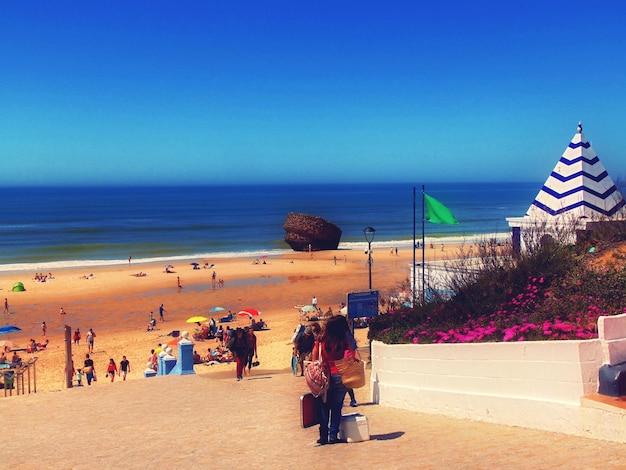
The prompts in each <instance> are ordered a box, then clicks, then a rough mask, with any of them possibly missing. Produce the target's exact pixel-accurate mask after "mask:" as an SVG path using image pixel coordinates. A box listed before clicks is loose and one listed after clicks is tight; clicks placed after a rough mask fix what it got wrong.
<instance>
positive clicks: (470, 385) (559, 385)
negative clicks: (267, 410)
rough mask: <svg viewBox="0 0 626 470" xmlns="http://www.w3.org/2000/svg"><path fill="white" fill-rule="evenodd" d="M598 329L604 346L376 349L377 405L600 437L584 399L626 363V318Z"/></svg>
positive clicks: (611, 320) (585, 343) (378, 344)
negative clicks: (606, 372)
mask: <svg viewBox="0 0 626 470" xmlns="http://www.w3.org/2000/svg"><path fill="white" fill-rule="evenodd" d="M598 328H599V338H598V339H595V340H584V341H524V342H515V343H468V344H427V345H410V344H400V345H387V344H384V343H381V342H379V341H374V342H373V343H372V352H371V360H372V374H371V380H370V387H371V394H372V400H373V401H374V402H375V403H380V404H381V405H387V406H392V407H396V408H402V409H409V410H413V411H420V412H425V413H435V414H443V415H447V416H451V417H456V418H466V419H473V420H479V421H486V422H492V423H499V424H507V425H513V426H522V427H528V428H533V429H542V430H547V431H554V432H561V433H565V434H575V435H583V436H587V437H597V436H595V435H593V432H592V431H593V430H592V431H591V432H590V430H589V426H590V422H589V420H590V418H589V417H588V416H586V414H585V413H581V412H580V404H581V398H582V397H583V396H585V395H589V394H593V393H596V392H597V389H598V370H599V368H600V366H601V365H602V364H605V363H610V364H616V363H619V362H623V361H626V315H616V316H612V317H603V318H601V319H600V321H598ZM591 421H593V418H591ZM600 438H606V437H600Z"/></svg>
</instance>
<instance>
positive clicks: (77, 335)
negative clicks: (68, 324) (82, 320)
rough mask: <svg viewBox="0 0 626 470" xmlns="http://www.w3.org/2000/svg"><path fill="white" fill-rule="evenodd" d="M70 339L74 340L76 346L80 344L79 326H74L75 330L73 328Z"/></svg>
mask: <svg viewBox="0 0 626 470" xmlns="http://www.w3.org/2000/svg"><path fill="white" fill-rule="evenodd" d="M72 341H74V344H75V345H77V346H78V345H79V344H80V328H76V330H74V336H73V337H72Z"/></svg>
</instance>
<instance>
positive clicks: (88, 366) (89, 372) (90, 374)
mask: <svg viewBox="0 0 626 470" xmlns="http://www.w3.org/2000/svg"><path fill="white" fill-rule="evenodd" d="M83 372H84V373H85V376H86V377H87V385H91V381H92V380H93V378H94V374H95V373H96V368H95V367H94V365H93V359H91V358H90V357H89V354H85V362H84V367H83Z"/></svg>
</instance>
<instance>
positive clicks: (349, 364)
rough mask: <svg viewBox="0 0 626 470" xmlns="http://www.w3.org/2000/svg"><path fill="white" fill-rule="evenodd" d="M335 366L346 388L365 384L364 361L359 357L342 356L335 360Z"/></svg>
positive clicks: (359, 386)
mask: <svg viewBox="0 0 626 470" xmlns="http://www.w3.org/2000/svg"><path fill="white" fill-rule="evenodd" d="M335 367H337V370H338V371H339V375H341V381H342V382H343V384H344V386H345V387H346V388H361V387H362V386H363V385H365V362H364V361H362V360H361V359H360V358H359V359H357V358H354V357H344V358H343V359H339V360H337V361H335Z"/></svg>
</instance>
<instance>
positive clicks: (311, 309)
mask: <svg viewBox="0 0 626 470" xmlns="http://www.w3.org/2000/svg"><path fill="white" fill-rule="evenodd" d="M300 310H302V311H303V312H317V307H315V306H314V305H305V306H304V307H302V308H301V309H300Z"/></svg>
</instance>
